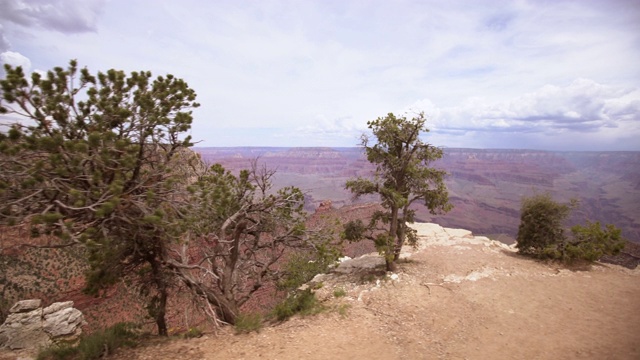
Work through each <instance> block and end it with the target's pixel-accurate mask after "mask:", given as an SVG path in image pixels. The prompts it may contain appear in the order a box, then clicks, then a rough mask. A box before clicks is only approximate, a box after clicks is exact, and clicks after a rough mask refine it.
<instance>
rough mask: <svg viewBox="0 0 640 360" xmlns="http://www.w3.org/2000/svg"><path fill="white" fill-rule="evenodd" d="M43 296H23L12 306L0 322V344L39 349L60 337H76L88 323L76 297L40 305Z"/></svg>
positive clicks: (65, 338)
mask: <svg viewBox="0 0 640 360" xmlns="http://www.w3.org/2000/svg"><path fill="white" fill-rule="evenodd" d="M41 303H42V302H41V300H23V301H19V302H17V303H16V304H15V305H14V306H13V307H12V308H11V310H10V312H11V314H9V316H7V319H6V320H5V322H4V324H2V326H0V348H3V347H6V348H9V349H12V350H17V349H37V348H40V347H45V346H49V345H51V344H53V343H55V342H57V341H59V340H65V341H69V340H73V339H77V338H78V337H79V336H80V334H82V325H84V324H86V322H85V321H84V316H83V315H82V312H80V310H78V309H75V308H74V307H73V301H66V302H60V303H54V304H51V305H50V306H48V307H46V308H44V309H43V308H42V307H40V305H41Z"/></svg>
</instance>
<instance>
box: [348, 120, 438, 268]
mask: <svg viewBox="0 0 640 360" xmlns="http://www.w3.org/2000/svg"><path fill="white" fill-rule="evenodd" d="M425 123H426V118H425V116H424V113H420V114H418V115H416V116H415V117H413V118H412V119H407V118H406V117H396V116H395V115H393V114H392V113H389V114H388V115H387V116H386V117H384V118H378V119H376V120H373V121H369V122H367V125H368V127H369V129H371V131H372V133H373V136H374V137H375V139H374V140H375V141H373V142H372V139H370V137H369V136H367V135H366V134H364V135H362V141H361V144H362V146H363V147H364V149H365V151H366V155H367V159H368V160H369V162H371V163H372V164H374V165H375V166H376V169H375V174H374V177H373V179H368V178H357V179H353V180H349V181H347V183H346V188H347V189H348V190H350V191H351V192H352V193H353V194H354V197H356V198H357V197H359V196H362V195H365V194H378V195H379V196H380V200H381V203H382V206H383V207H384V208H385V210H384V211H377V212H375V213H374V214H373V216H372V217H371V219H370V221H369V223H368V224H364V223H363V222H362V221H360V220H357V221H352V222H349V223H347V224H346V225H345V229H344V237H345V238H346V239H348V240H350V241H357V240H361V239H363V238H368V239H371V240H373V241H374V243H375V246H376V249H377V250H378V252H379V253H380V254H381V255H383V256H384V257H385V262H386V267H387V270H388V271H393V270H394V269H395V262H396V261H397V260H398V257H399V256H400V250H401V249H402V246H403V245H404V243H405V242H408V243H409V244H415V242H416V240H417V238H416V234H415V230H413V229H411V228H410V227H409V226H408V225H407V224H408V223H412V222H413V221H414V219H415V210H414V209H412V208H411V205H412V204H414V203H415V202H416V201H420V202H422V203H423V204H424V205H425V206H426V207H427V209H429V211H430V212H431V213H432V214H437V213H439V212H446V211H449V210H450V209H451V205H450V204H449V195H448V191H447V188H446V186H445V184H444V177H445V175H446V172H445V171H443V170H438V169H436V168H433V167H431V164H432V162H433V161H435V160H437V159H440V158H441V157H442V154H443V153H442V150H441V149H439V148H437V147H435V146H432V145H430V144H427V143H424V142H423V141H422V140H421V139H420V135H421V134H422V133H423V132H428V131H429V130H428V129H427V128H426V126H425Z"/></svg>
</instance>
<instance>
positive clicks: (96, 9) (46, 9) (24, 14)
mask: <svg viewBox="0 0 640 360" xmlns="http://www.w3.org/2000/svg"><path fill="white" fill-rule="evenodd" d="M104 4H105V1H104V0H45V1H34V0H5V1H2V2H0V19H2V20H4V21H7V22H11V23H14V24H18V25H21V26H24V27H32V26H40V27H42V28H46V29H53V30H56V31H59V32H62V33H78V32H85V31H94V30H96V20H97V18H98V16H99V15H100V13H101V11H102V8H103V6H104Z"/></svg>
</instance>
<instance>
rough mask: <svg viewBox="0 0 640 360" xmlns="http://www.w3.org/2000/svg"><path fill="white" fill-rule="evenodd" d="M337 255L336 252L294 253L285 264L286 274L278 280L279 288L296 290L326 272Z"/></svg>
mask: <svg viewBox="0 0 640 360" xmlns="http://www.w3.org/2000/svg"><path fill="white" fill-rule="evenodd" d="M336 258H337V256H336V255H334V254H329V255H324V256H323V255H318V256H313V255H311V254H304V253H298V254H294V255H292V256H291V257H290V258H289V260H288V261H287V263H286V265H285V266H284V272H285V274H286V275H285V276H284V277H283V278H282V279H281V280H280V281H279V282H278V284H277V286H278V289H279V290H284V291H294V290H295V289H297V288H299V287H300V286H302V285H303V284H305V283H307V282H309V281H311V279H313V277H314V276H316V275H318V274H322V273H325V272H326V271H327V269H328V267H329V265H330V264H332V263H334V262H335V260H336Z"/></svg>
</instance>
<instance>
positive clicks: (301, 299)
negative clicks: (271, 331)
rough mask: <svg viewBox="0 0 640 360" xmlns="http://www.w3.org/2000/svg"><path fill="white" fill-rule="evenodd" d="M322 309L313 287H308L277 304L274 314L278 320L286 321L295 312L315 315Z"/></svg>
mask: <svg viewBox="0 0 640 360" xmlns="http://www.w3.org/2000/svg"><path fill="white" fill-rule="evenodd" d="M322 310H323V308H322V305H321V304H320V303H319V302H318V300H317V299H316V295H315V294H314V293H313V292H312V291H311V289H306V290H302V291H298V292H296V293H294V294H292V295H289V296H288V297H287V298H286V299H285V300H284V301H282V302H281V303H280V304H278V305H276V307H275V308H274V309H273V311H272V314H273V316H275V318H276V319H277V320H278V321H284V320H287V319H289V318H290V317H292V316H293V315H295V314H301V315H314V314H317V313H319V312H320V311H322Z"/></svg>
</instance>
